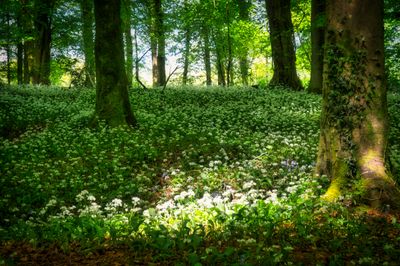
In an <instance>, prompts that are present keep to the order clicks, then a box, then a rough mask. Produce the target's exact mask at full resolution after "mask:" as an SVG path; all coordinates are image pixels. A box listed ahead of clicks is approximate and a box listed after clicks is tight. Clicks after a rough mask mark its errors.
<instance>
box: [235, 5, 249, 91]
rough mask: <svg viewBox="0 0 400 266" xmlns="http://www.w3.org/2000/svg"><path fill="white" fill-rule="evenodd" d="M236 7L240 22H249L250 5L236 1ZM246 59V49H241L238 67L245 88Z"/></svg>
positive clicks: (246, 80)
mask: <svg viewBox="0 0 400 266" xmlns="http://www.w3.org/2000/svg"><path fill="white" fill-rule="evenodd" d="M238 5H239V18H240V20H242V21H244V22H247V21H249V8H250V6H251V3H250V2H249V1H248V0H238ZM247 57H248V55H247V49H246V48H245V47H243V52H242V53H241V55H240V57H239V66H240V75H241V78H242V84H243V85H245V86H247V85H249V60H248V58H247Z"/></svg>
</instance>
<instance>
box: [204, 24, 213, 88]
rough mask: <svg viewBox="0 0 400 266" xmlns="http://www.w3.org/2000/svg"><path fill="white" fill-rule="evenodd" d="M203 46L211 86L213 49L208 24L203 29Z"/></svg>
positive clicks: (207, 81) (207, 82) (207, 78)
mask: <svg viewBox="0 0 400 266" xmlns="http://www.w3.org/2000/svg"><path fill="white" fill-rule="evenodd" d="M202 33H203V48H204V67H205V70H206V85H207V86H211V85H212V81H211V51H210V33H209V29H208V28H207V26H204V27H203V29H202Z"/></svg>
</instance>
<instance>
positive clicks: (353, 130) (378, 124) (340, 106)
mask: <svg viewBox="0 0 400 266" xmlns="http://www.w3.org/2000/svg"><path fill="white" fill-rule="evenodd" d="M326 12H327V33H326V39H325V41H326V44H325V45H326V46H325V47H326V48H325V55H324V56H325V59H324V82H323V100H324V101H323V112H322V120H321V136H320V144H319V154H318V162H317V168H316V170H317V173H319V174H326V175H327V176H328V177H330V178H331V185H330V187H329V189H328V191H327V192H326V194H325V195H324V198H325V199H327V200H331V201H333V200H336V199H337V198H338V197H339V196H340V195H342V194H345V193H348V191H346V190H348V189H349V187H350V191H353V192H354V191H356V192H357V193H353V194H351V195H357V194H358V195H360V194H361V196H362V198H361V199H358V200H362V201H364V202H366V203H369V204H370V205H371V206H372V207H380V206H382V205H383V204H385V205H386V204H389V205H391V206H393V207H397V208H398V207H399V206H400V196H399V195H400V193H399V190H398V188H397V187H396V184H395V182H394V181H393V179H392V178H391V176H390V174H389V173H388V171H387V170H388V169H386V168H385V148H386V145H387V133H388V123H387V104H386V81H385V70H384V48H383V1H376V0H353V1H347V0H336V1H333V0H330V1H327V11H326Z"/></svg>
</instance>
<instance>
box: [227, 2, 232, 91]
mask: <svg viewBox="0 0 400 266" xmlns="http://www.w3.org/2000/svg"><path fill="white" fill-rule="evenodd" d="M230 16H231V14H230V7H229V1H228V2H226V25H227V31H228V32H227V33H228V34H227V43H228V65H227V66H226V75H227V85H228V87H229V86H231V85H233V57H232V39H231V21H230Z"/></svg>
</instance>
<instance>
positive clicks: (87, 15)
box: [80, 0, 95, 87]
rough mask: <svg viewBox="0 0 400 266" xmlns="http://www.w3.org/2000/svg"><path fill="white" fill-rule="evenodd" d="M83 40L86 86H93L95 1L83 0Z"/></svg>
mask: <svg viewBox="0 0 400 266" xmlns="http://www.w3.org/2000/svg"><path fill="white" fill-rule="evenodd" d="M80 4H81V20H82V40H83V53H84V55H85V72H86V73H85V74H86V75H85V86H87V87H91V86H93V85H94V84H93V81H94V80H95V62H94V61H95V59H94V36H93V22H94V18H93V1H92V0H81V2H80Z"/></svg>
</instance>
